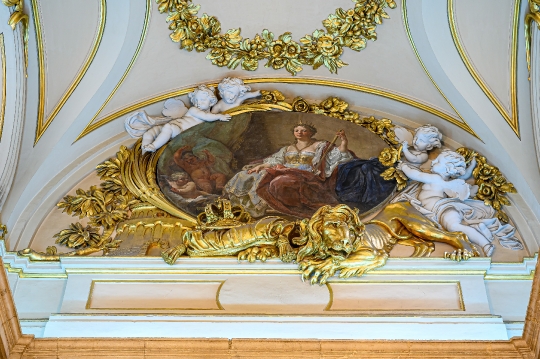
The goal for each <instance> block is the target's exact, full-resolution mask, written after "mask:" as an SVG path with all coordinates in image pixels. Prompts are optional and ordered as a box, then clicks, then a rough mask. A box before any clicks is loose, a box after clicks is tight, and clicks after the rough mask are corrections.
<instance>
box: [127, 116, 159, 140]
mask: <svg viewBox="0 0 540 359" xmlns="http://www.w3.org/2000/svg"><path fill="white" fill-rule="evenodd" d="M155 124H156V122H155V120H154V119H153V118H152V117H150V116H148V115H147V114H146V112H144V111H137V112H134V113H132V114H130V115H128V116H127V117H126V120H125V121H124V127H125V129H126V131H127V132H128V133H129V135H130V136H131V137H133V138H139V137H142V135H143V134H144V133H145V132H146V131H148V130H149V129H151V128H152V127H153V126H154V125H155Z"/></svg>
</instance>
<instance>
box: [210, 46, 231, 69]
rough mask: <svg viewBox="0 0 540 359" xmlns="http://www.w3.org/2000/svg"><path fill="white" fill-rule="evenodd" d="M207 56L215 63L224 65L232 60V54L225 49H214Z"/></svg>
mask: <svg viewBox="0 0 540 359" xmlns="http://www.w3.org/2000/svg"><path fill="white" fill-rule="evenodd" d="M206 58H207V59H209V60H210V61H212V63H213V64H214V65H217V66H219V67H223V66H227V64H228V63H229V61H230V60H231V54H230V53H229V52H228V51H226V50H224V49H212V51H210V53H209V54H208V55H207V56H206Z"/></svg>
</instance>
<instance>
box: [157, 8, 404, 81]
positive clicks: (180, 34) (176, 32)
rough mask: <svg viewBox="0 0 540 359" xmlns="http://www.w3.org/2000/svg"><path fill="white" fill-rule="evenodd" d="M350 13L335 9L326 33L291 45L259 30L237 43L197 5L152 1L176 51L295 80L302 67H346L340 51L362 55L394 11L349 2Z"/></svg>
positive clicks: (287, 38)
mask: <svg viewBox="0 0 540 359" xmlns="http://www.w3.org/2000/svg"><path fill="white" fill-rule="evenodd" d="M353 1H354V3H355V7H354V8H352V9H348V10H344V9H342V8H339V9H337V10H336V11H335V13H334V14H331V15H329V16H328V17H327V18H326V19H325V20H324V21H323V26H324V28H325V30H320V29H318V30H315V31H313V32H312V33H311V34H308V35H305V36H304V37H302V38H301V39H300V41H299V42H296V41H294V40H293V39H292V34H291V33H290V32H285V33H284V34H282V35H279V36H275V35H274V33H272V32H270V31H268V30H267V29H264V30H263V31H262V32H261V34H257V35H255V37H254V38H253V39H249V38H242V37H241V36H240V28H237V29H230V30H227V31H226V32H225V33H224V34H223V33H222V32H221V23H220V22H219V20H218V19H217V18H216V17H214V16H211V15H208V14H203V15H202V16H201V17H198V16H197V14H198V12H199V9H200V5H195V4H193V3H192V0H175V1H173V0H156V2H157V4H158V9H159V12H160V13H164V12H166V13H168V17H167V22H168V23H169V30H171V31H172V33H171V34H170V37H171V39H172V40H173V41H174V42H178V43H180V49H185V50H187V51H193V50H196V51H197V52H204V51H206V50H210V53H209V54H208V55H207V56H206V58H207V59H208V60H210V61H211V62H212V64H214V65H216V66H219V67H224V66H227V67H228V68H230V69H235V68H237V67H238V66H239V65H240V66H241V67H242V69H244V70H248V71H255V70H256V69H257V68H258V67H259V62H260V61H262V60H267V62H266V64H265V67H271V68H273V69H275V70H278V69H281V68H285V69H286V70H287V71H288V72H289V73H291V74H293V75H296V74H297V73H298V72H300V71H302V66H303V65H308V66H312V67H313V69H318V68H319V67H321V66H323V65H324V66H325V67H326V68H328V70H329V71H330V72H332V73H336V72H337V70H338V69H339V68H341V67H343V66H345V65H346V64H345V63H344V62H343V61H342V60H341V55H342V54H343V50H344V48H346V47H348V48H350V49H351V50H354V51H361V50H363V49H364V48H365V47H366V43H367V40H372V41H375V40H376V39H377V33H376V31H375V30H376V27H377V25H380V24H382V21H383V18H389V16H388V14H387V13H386V11H385V8H386V7H390V8H392V9H393V8H395V7H396V3H395V1H394V0H353Z"/></svg>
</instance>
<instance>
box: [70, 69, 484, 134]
mask: <svg viewBox="0 0 540 359" xmlns="http://www.w3.org/2000/svg"><path fill="white" fill-rule="evenodd" d="M243 80H244V83H246V84H254V83H288V84H302V85H319V86H328V87H335V88H342V89H347V90H353V91H358V92H363V93H367V94H371V95H376V96H381V97H384V98H388V99H391V100H395V101H398V102H401V103H404V104H407V105H409V106H412V107H415V108H418V109H420V110H423V111H426V112H428V113H431V114H433V115H435V116H438V117H440V118H442V119H444V120H446V121H448V122H451V123H452V124H454V125H456V126H458V127H460V128H461V129H463V130H464V131H466V132H468V133H470V134H471V135H473V136H475V137H477V138H478V136H477V135H476V133H475V132H474V131H473V130H472V129H471V128H470V127H469V125H468V124H467V123H466V122H460V121H456V119H455V118H454V117H452V116H450V115H449V114H448V113H446V112H443V111H440V110H438V109H437V108H434V107H432V106H429V105H427V104H425V103H422V102H419V101H416V100H413V99H411V98H408V97H405V96H403V95H400V94H396V93H393V92H389V91H385V90H381V89H377V88H373V87H369V86H365V85H358V84H353V83H349V82H344V81H338V80H322V79H318V78H308V77H265V78H247V79H243ZM207 85H208V86H214V87H215V86H217V82H216V83H209V84H207ZM193 89H194V87H190V88H185V89H182V90H176V91H171V92H167V93H164V94H161V95H159V96H156V97H152V98H149V99H147V100H143V101H139V102H137V103H135V104H133V105H130V106H127V107H124V108H122V109H120V110H118V111H115V112H114V113H111V114H110V115H108V116H106V117H104V118H102V119H100V120H99V121H97V122H95V123H90V124H89V125H88V126H86V128H85V129H84V131H83V132H82V133H81V134H80V135H79V137H78V138H77V140H79V139H81V138H82V137H84V136H86V135H87V134H89V133H90V132H92V131H94V130H96V129H98V128H100V127H101V126H103V125H105V124H107V123H109V122H111V121H113V120H115V119H117V118H118V117H120V116H123V115H126V114H128V113H130V112H132V111H134V110H137V109H139V108H142V107H145V106H149V105H152V104H154V103H157V102H160V101H164V100H166V99H168V98H171V97H176V96H182V95H186V94H187V93H189V92H191V91H193Z"/></svg>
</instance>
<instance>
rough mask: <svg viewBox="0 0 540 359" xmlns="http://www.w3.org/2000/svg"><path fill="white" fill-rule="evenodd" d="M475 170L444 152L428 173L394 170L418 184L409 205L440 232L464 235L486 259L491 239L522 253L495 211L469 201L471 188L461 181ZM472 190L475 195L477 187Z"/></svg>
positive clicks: (491, 247)
mask: <svg viewBox="0 0 540 359" xmlns="http://www.w3.org/2000/svg"><path fill="white" fill-rule="evenodd" d="M475 166H476V160H475V159H472V160H471V163H470V164H469V166H468V167H467V165H466V163H465V159H464V158H463V156H461V155H460V154H458V153H457V152H454V151H449V150H445V151H443V152H441V154H440V155H439V156H438V157H437V158H436V159H435V160H433V161H432V162H431V173H426V172H422V171H420V170H419V169H418V168H416V167H414V166H412V165H410V164H407V163H400V164H399V166H398V168H399V169H401V170H402V171H403V173H405V175H407V177H409V178H410V179H412V180H415V181H418V182H420V183H422V186H421V188H420V190H419V191H418V192H417V194H416V199H417V201H419V202H420V203H419V204H415V203H414V202H415V201H414V200H413V201H411V204H412V205H413V206H415V205H416V206H418V207H417V209H419V210H420V211H421V213H423V214H424V215H426V216H428V217H429V218H430V219H433V220H434V221H435V222H437V223H438V224H439V225H440V226H441V227H442V228H443V229H445V230H447V231H449V232H463V233H465V234H466V235H467V236H468V237H469V240H470V241H471V242H473V243H475V244H477V245H479V246H480V247H481V248H482V249H483V251H484V253H485V255H486V256H491V255H492V253H493V250H494V248H495V247H494V245H493V243H492V241H493V240H494V238H497V239H498V240H499V242H500V243H501V245H502V246H503V247H506V248H511V249H522V248H523V245H522V244H521V243H520V242H519V240H518V239H517V238H515V236H514V233H515V228H514V227H512V226H511V225H510V224H502V223H500V222H499V220H498V219H497V217H496V215H495V210H494V209H493V208H492V207H490V206H486V205H485V204H484V202H482V201H477V200H473V199H469V197H470V196H471V186H470V185H469V184H468V183H466V182H465V181H464V180H465V179H468V178H469V177H471V174H472V172H473V169H474V167H475ZM472 189H473V191H476V190H477V186H473V187H472ZM473 196H474V193H473Z"/></svg>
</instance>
